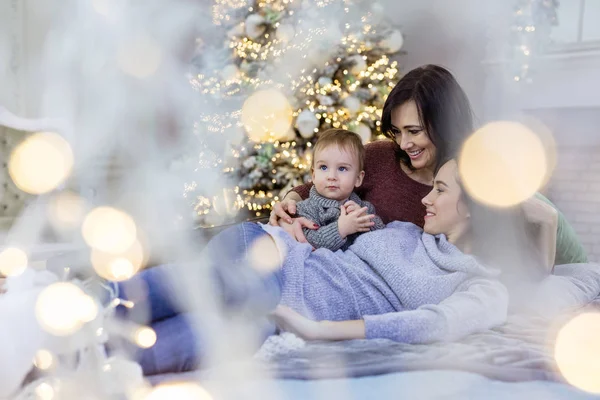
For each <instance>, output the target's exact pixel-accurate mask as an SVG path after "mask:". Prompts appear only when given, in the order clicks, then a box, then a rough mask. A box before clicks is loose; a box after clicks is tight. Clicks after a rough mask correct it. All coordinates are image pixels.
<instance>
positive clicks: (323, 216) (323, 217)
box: [296, 186, 385, 251]
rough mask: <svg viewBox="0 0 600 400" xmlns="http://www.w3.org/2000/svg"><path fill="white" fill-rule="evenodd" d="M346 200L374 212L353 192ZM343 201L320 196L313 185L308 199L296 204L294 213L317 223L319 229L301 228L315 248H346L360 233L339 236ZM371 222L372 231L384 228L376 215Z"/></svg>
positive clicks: (371, 207)
mask: <svg viewBox="0 0 600 400" xmlns="http://www.w3.org/2000/svg"><path fill="white" fill-rule="evenodd" d="M348 200H352V201H353V202H355V203H356V204H358V205H359V207H367V214H375V207H374V206H373V205H372V204H371V203H369V202H368V201H363V200H361V199H360V198H359V197H358V196H357V195H356V194H355V193H352V194H351V195H350V199H348ZM343 203H344V202H342V201H337V200H332V199H328V198H326V197H323V196H321V195H320V194H319V192H317V189H316V188H315V187H314V186H313V187H311V188H310V195H309V196H308V199H306V200H303V201H301V202H299V203H298V204H297V205H296V214H297V215H298V216H299V217H305V218H307V219H309V220H311V221H313V222H314V223H316V224H317V225H319V229H308V228H303V231H304V236H306V240H308V242H309V243H310V244H312V245H313V246H314V247H315V248H321V247H324V248H326V249H329V250H331V251H336V250H339V249H342V250H346V249H347V248H348V247H349V246H350V245H351V244H352V243H353V242H354V240H355V239H356V237H357V236H358V235H359V234H360V233H358V232H357V233H354V234H352V235H349V236H348V237H346V238H342V237H341V236H340V230H339V229H338V219H339V218H340V215H341V211H340V207H341V206H342V204H343ZM373 222H375V225H374V226H373V227H372V228H371V230H372V231H374V230H377V229H383V228H385V224H384V223H383V221H382V220H381V218H379V217H378V216H377V215H375V218H373Z"/></svg>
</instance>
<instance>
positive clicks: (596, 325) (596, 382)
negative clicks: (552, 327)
mask: <svg viewBox="0 0 600 400" xmlns="http://www.w3.org/2000/svg"><path fill="white" fill-rule="evenodd" d="M554 357H555V359H556V364H557V365H558V368H559V370H560V372H561V373H562V374H563V376H564V377H565V379H566V380H567V381H568V382H569V383H570V384H571V385H573V386H575V387H577V388H579V389H581V390H585V391H586V392H590V393H596V394H600V313H586V314H580V315H578V316H577V317H575V318H573V319H572V320H570V321H569V322H568V323H567V324H566V325H565V326H564V327H563V328H562V329H561V330H560V332H559V333H558V336H557V338H556V347H555V350H554Z"/></svg>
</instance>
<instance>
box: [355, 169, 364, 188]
mask: <svg viewBox="0 0 600 400" xmlns="http://www.w3.org/2000/svg"><path fill="white" fill-rule="evenodd" d="M364 178H365V171H360V172H359V173H358V176H357V177H356V183H355V184H354V187H359V186H360V185H362V183H363V179H364Z"/></svg>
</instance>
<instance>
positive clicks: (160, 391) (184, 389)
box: [144, 382, 212, 400]
mask: <svg viewBox="0 0 600 400" xmlns="http://www.w3.org/2000/svg"><path fill="white" fill-rule="evenodd" d="M169 399H180V400H212V396H211V395H210V393H208V392H207V391H206V389H204V388H203V387H202V386H200V385H199V384H197V383H194V382H177V383H166V384H162V385H158V386H156V387H155V388H154V389H153V390H152V391H151V392H150V393H149V394H148V395H147V396H146V397H145V398H144V400H169Z"/></svg>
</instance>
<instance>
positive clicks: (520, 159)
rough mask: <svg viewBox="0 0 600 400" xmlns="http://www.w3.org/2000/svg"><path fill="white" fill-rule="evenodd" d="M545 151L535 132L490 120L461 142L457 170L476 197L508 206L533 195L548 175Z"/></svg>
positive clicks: (522, 126)
mask: <svg viewBox="0 0 600 400" xmlns="http://www.w3.org/2000/svg"><path fill="white" fill-rule="evenodd" d="M547 169H548V166H547V161H546V151H545V148H544V146H543V144H542V141H541V140H540V139H539V137H538V136H537V135H535V134H534V133H533V132H532V131H531V130H529V129H528V128H527V127H525V126H524V125H522V124H519V123H515V122H504V121H503V122H492V123H489V124H487V125H485V126H484V127H482V128H481V129H479V130H477V131H476V132H475V133H474V134H473V135H472V136H471V137H470V138H469V139H468V140H467V141H466V142H465V144H464V146H463V148H462V151H461V155H460V158H459V172H460V176H461V178H462V180H463V183H464V186H465V190H467V191H468V192H469V194H470V195H471V196H472V197H473V198H474V199H476V200H478V201H480V202H482V203H484V204H488V205H491V206H496V207H510V206H514V205H516V204H519V203H521V202H523V201H525V200H526V199H528V198H530V197H531V196H533V194H534V193H535V192H536V191H538V190H539V189H540V187H541V186H542V184H543V183H544V179H545V178H546V176H547Z"/></svg>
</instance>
